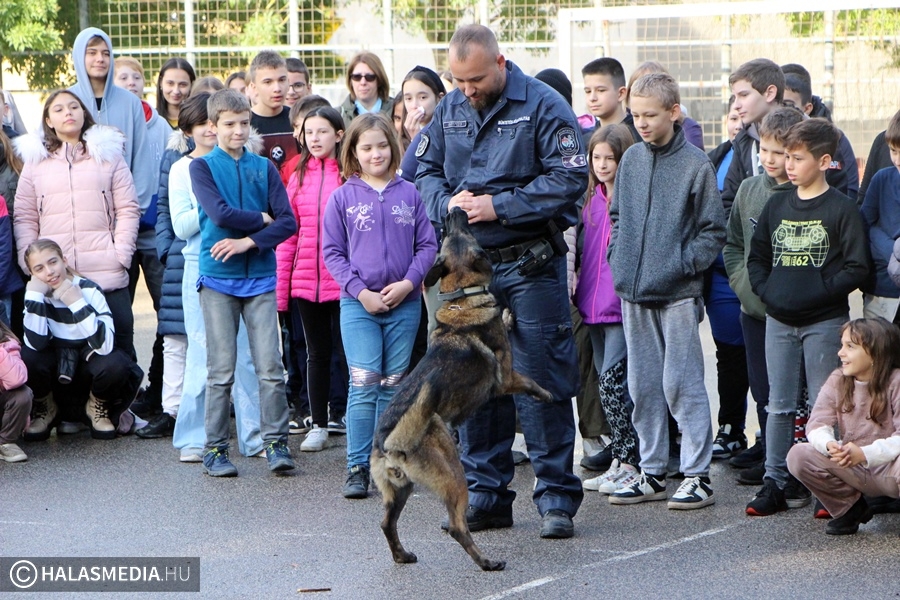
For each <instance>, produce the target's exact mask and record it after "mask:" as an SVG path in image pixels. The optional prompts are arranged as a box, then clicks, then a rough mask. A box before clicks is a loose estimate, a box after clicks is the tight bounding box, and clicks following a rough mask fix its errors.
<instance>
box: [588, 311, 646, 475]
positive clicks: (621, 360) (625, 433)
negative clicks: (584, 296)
mask: <svg viewBox="0 0 900 600" xmlns="http://www.w3.org/2000/svg"><path fill="white" fill-rule="evenodd" d="M588 330H589V332H590V335H591V344H592V345H593V347H594V368H595V369H597V373H598V374H599V376H600V404H601V406H602V407H603V412H604V413H606V420H607V422H608V423H609V427H610V429H611V430H612V444H611V446H612V455H613V458H616V459H618V460H619V461H621V462H623V463H627V464H629V465H634V466H636V465H637V464H638V462H639V458H638V448H637V434H636V433H635V431H634V425H633V424H632V422H631V413H632V412H633V411H634V404H633V403H632V401H631V397H630V396H629V395H628V386H627V385H626V381H625V378H626V373H627V371H628V370H627V358H626V356H627V351H626V348H625V332H624V330H623V329H622V325H621V324H620V323H605V324H591V325H588Z"/></svg>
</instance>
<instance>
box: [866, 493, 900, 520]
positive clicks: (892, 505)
mask: <svg viewBox="0 0 900 600" xmlns="http://www.w3.org/2000/svg"><path fill="white" fill-rule="evenodd" d="M866 504H868V505H869V508H871V509H872V514H873V515H887V514H895V513H898V512H900V499H897V498H891V497H890V496H866Z"/></svg>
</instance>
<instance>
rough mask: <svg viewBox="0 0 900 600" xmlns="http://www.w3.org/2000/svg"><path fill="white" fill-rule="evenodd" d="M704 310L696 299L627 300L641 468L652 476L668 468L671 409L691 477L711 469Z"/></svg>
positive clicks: (624, 313)
mask: <svg viewBox="0 0 900 600" xmlns="http://www.w3.org/2000/svg"><path fill="white" fill-rule="evenodd" d="M702 311H703V307H702V303H701V302H700V300H699V299H696V300H695V299H693V298H688V299H686V300H678V301H675V302H671V303H669V304H666V305H664V306H663V307H661V308H648V307H647V306H644V305H641V304H633V303H631V302H625V301H623V302H622V322H623V325H624V326H625V341H626V343H627V345H628V391H629V392H631V398H632V400H633V401H634V416H633V418H634V428H635V430H636V431H637V434H638V440H639V442H640V448H641V463H640V464H641V470H643V471H644V472H646V473H650V474H652V475H662V474H665V473H666V465H667V463H668V461H669V427H668V412H669V411H671V412H672V416H674V417H675V420H676V421H678V425H679V428H680V429H681V470H682V472H683V473H684V474H685V476H686V477H695V476H698V475H700V476H705V475H708V474H709V462H710V460H711V459H712V419H711V417H710V413H709V397H708V396H707V395H706V386H705V384H704V382H703V349H702V348H701V346H700V332H699V329H698V326H699V324H700V317H701V315H702ZM667 405H668V409H667V408H666V406H667Z"/></svg>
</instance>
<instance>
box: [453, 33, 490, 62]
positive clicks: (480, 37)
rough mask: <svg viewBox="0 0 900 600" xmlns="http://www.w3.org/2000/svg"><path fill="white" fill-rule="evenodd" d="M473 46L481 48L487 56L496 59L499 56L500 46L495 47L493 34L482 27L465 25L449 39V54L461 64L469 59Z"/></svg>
mask: <svg viewBox="0 0 900 600" xmlns="http://www.w3.org/2000/svg"><path fill="white" fill-rule="evenodd" d="M473 45H477V46H478V47H480V48H482V49H483V50H484V52H485V54H487V55H488V56H491V57H496V56H499V54H500V46H499V45H497V38H496V37H495V36H494V32H493V31H491V30H490V29H488V28H487V27H485V26H484V25H465V26H463V27H460V28H459V29H457V30H456V33H454V34H453V37H452V38H450V52H451V53H452V54H454V55H455V56H456V59H457V60H459V61H462V62H465V60H466V59H467V58H468V57H469V51H470V49H471V47H472V46H473Z"/></svg>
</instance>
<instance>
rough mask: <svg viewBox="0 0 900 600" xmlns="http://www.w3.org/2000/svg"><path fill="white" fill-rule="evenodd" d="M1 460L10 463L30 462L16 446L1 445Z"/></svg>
mask: <svg viewBox="0 0 900 600" xmlns="http://www.w3.org/2000/svg"><path fill="white" fill-rule="evenodd" d="M0 460H5V461H6V462H9V463H14V462H23V461H26V460H28V455H27V454H25V453H24V452H22V449H21V448H19V447H18V446H17V445H15V444H12V443H10V444H0Z"/></svg>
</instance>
